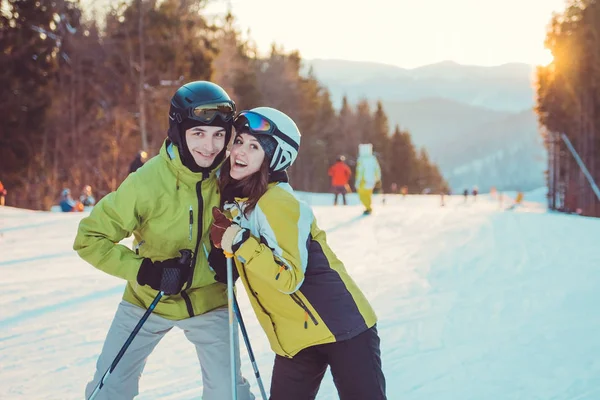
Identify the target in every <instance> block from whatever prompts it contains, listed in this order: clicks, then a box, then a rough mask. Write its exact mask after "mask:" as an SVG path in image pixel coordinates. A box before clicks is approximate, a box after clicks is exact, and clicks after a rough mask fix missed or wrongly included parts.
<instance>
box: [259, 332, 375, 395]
mask: <svg viewBox="0 0 600 400" xmlns="http://www.w3.org/2000/svg"><path fill="white" fill-rule="evenodd" d="M327 366H329V367H331V375H332V376H333V382H334V383H335V386H336V388H337V391H338V394H339V396H340V400H385V399H386V396H385V377H384V376H383V371H382V368H381V351H380V349H379V335H378V334H377V328H376V327H375V326H374V327H372V328H371V329H368V330H366V331H365V332H363V333H361V334H360V335H358V336H355V337H353V338H352V339H348V340H344V341H341V342H334V343H328V344H322V345H317V346H312V347H308V348H306V349H304V350H302V351H301V352H299V353H298V354H296V355H295V356H294V357H293V358H285V357H281V356H279V355H277V356H275V365H274V366H273V378H272V380H271V397H270V400H311V399H314V398H315V397H316V396H317V392H318V391H319V386H320V385H321V380H322V379H323V375H324V374H325V371H326V370H327Z"/></svg>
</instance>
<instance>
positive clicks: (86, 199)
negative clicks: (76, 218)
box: [79, 185, 96, 207]
mask: <svg viewBox="0 0 600 400" xmlns="http://www.w3.org/2000/svg"><path fill="white" fill-rule="evenodd" d="M79 201H81V204H83V206H84V207H92V206H93V205H94V204H96V199H95V198H94V195H93V194H92V187H91V186H90V185H85V186H84V187H83V190H82V191H81V196H79Z"/></svg>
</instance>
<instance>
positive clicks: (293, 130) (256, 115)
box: [234, 107, 302, 172]
mask: <svg viewBox="0 0 600 400" xmlns="http://www.w3.org/2000/svg"><path fill="white" fill-rule="evenodd" d="M234 126H235V127H236V131H237V132H240V131H243V130H244V129H246V130H249V131H250V133H252V134H253V135H269V136H271V137H272V138H274V139H275V140H276V141H277V148H275V151H274V153H273V157H272V158H271V164H270V165H269V170H270V171H271V172H278V171H285V170H286V169H287V168H288V167H289V166H290V165H292V164H293V163H294V161H296V158H297V157H298V150H299V149H300V137H301V136H302V135H301V134H300V130H299V129H298V126H296V123H295V122H294V121H293V120H292V119H291V118H290V117H288V116H287V115H286V114H284V113H282V112H281V111H279V110H276V109H274V108H271V107H257V108H253V109H252V110H244V111H241V112H240V113H239V114H238V116H237V117H236V119H235V122H234Z"/></svg>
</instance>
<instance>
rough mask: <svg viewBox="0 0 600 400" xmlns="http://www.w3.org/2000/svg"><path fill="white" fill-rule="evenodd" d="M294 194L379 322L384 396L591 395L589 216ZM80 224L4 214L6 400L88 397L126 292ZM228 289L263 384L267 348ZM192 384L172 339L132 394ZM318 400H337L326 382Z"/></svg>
mask: <svg viewBox="0 0 600 400" xmlns="http://www.w3.org/2000/svg"><path fill="white" fill-rule="evenodd" d="M299 196H301V197H302V198H304V199H305V200H306V201H307V202H309V203H310V204H311V205H313V208H314V210H315V213H316V215H317V217H318V221H319V226H320V227H322V228H323V229H325V230H327V232H328V236H327V237H328V241H329V243H330V244H331V246H332V248H333V249H334V250H335V251H336V253H337V254H338V255H339V256H340V258H341V259H342V260H343V261H345V263H346V266H347V269H348V270H349V271H350V273H351V275H352V276H353V278H354V279H355V281H357V282H358V283H359V285H360V287H361V288H362V290H363V291H364V292H365V294H366V296H367V298H368V299H369V300H370V301H371V302H372V304H373V306H374V308H375V310H376V312H377V314H378V316H379V319H380V321H379V324H378V328H379V333H380V336H381V343H382V354H383V367H384V372H385V374H386V378H387V387H388V398H389V399H390V400H396V399H398V400H400V399H402V400H417V399H418V400H421V399H423V400H425V399H427V400H429V399H460V400H467V399H527V400H533V399H554V400H562V399H578V400H585V399H590V400H591V399H598V398H600V360H599V359H598V354H600V335H599V334H598V332H599V331H600V313H598V305H599V304H600V291H599V290H598V288H599V287H600V268H598V266H599V265H600V252H599V251H598V250H597V238H598V237H600V220H597V219H592V218H585V217H578V216H572V215H562V214H557V213H549V212H547V211H546V210H545V207H544V205H543V203H539V202H536V201H535V200H538V201H543V200H544V195H543V191H542V190H539V191H536V193H534V194H532V196H530V198H528V194H526V196H525V203H524V205H523V206H521V207H518V208H516V209H515V210H513V211H503V210H502V209H501V208H500V205H499V202H498V201H496V200H493V199H491V198H490V197H489V196H488V195H482V196H479V197H478V199H477V201H476V202H475V201H473V199H472V198H471V197H470V198H469V199H468V202H467V203H465V202H464V200H463V198H462V196H452V197H447V198H446V206H445V207H440V206H439V204H440V203H439V202H440V198H439V196H407V197H406V198H402V197H401V196H397V195H396V196H394V195H386V196H385V199H386V202H385V205H383V204H382V196H376V197H375V201H374V207H375V211H374V213H373V215H371V216H368V217H363V216H362V215H361V207H360V206H359V205H358V200H357V198H356V195H355V194H352V195H350V196H349V201H350V204H351V205H349V206H347V207H342V206H338V207H332V206H331V205H330V204H331V201H332V197H333V196H332V195H325V194H310V193H299ZM507 205H509V202H508V201H505V202H504V207H506V206H507ZM83 215H84V214H83ZM81 217H82V214H72V213H70V214H62V213H52V212H34V211H28V210H21V209H15V208H10V207H0V273H1V275H0V307H1V310H2V311H1V312H0V327H1V329H0V371H1V373H0V398H2V399H63V400H68V399H81V398H82V397H83V395H82V393H83V389H84V386H85V384H86V383H87V381H88V380H89V379H90V378H91V376H92V373H93V371H94V367H95V362H96V359H97V357H98V354H99V352H100V349H101V346H102V343H103V340H104V336H105V334H106V332H107V330H108V327H109V324H110V322H111V320H112V317H113V315H114V312H115V310H116V308H117V304H118V303H119V301H120V298H121V293H122V290H123V287H124V283H123V282H122V281H121V280H119V279H117V278H114V277H111V276H109V275H107V274H104V273H102V272H101V271H98V270H96V269H95V268H93V267H91V266H90V265H88V264H86V263H85V262H84V261H82V260H81V259H80V258H79V257H78V256H77V254H76V253H75V252H73V251H72V250H71V246H72V242H73V238H74V235H75V232H76V229H77V225H78V223H79V220H80V219H81ZM124 243H127V244H130V243H131V240H130V239H127V240H125V241H124ZM238 290H239V291H240V295H239V300H240V304H241V308H242V312H243V314H244V317H245V322H246V324H247V328H248V331H249V334H250V337H251V341H252V345H253V348H254V352H255V354H256V357H257V361H258V365H259V368H260V372H261V375H262V376H263V380H264V383H265V386H266V388H267V390H268V387H269V384H270V377H271V368H272V362H273V354H272V352H271V350H270V348H269V346H268V343H267V341H266V337H265V335H264V334H263V332H262V330H261V329H260V327H259V325H258V323H257V322H256V319H255V317H254V315H253V314H252V311H251V309H250V306H249V303H248V299H247V297H246V295H245V293H243V288H242V287H241V285H238ZM241 343H242V360H243V365H242V368H243V371H244V375H245V376H246V377H247V379H248V380H249V381H250V382H251V383H252V387H253V391H254V393H255V395H257V396H259V391H258V386H257V385H256V381H255V379H254V375H253V373H252V369H251V365H250V363H249V360H248V357H247V355H246V352H245V349H244V348H243V342H241ZM201 385H202V382H201V375H200V368H199V366H198V363H197V360H196V356H195V351H194V348H193V346H192V345H191V344H190V343H189V342H187V340H185V337H184V336H183V334H182V332H181V331H177V330H173V331H172V332H170V333H169V334H168V335H166V337H165V339H163V341H162V342H161V343H160V344H159V345H158V347H157V348H156V350H155V351H154V353H153V354H152V355H151V356H150V358H149V360H148V364H147V366H146V369H145V371H144V374H143V375H142V378H141V381H140V395H139V397H138V398H139V399H148V400H149V399H168V400H175V399H200V393H201ZM257 398H259V397H257ZM317 398H318V399H319V400H325V399H335V398H337V395H336V394H335V388H334V386H333V381H332V378H331V376H330V375H329V374H327V375H326V377H325V380H324V382H323V385H322V387H321V391H320V393H319V396H318V397H317Z"/></svg>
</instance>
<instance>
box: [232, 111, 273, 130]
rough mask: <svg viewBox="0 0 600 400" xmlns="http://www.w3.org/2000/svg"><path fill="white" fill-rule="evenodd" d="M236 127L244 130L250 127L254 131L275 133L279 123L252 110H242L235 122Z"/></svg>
mask: <svg viewBox="0 0 600 400" xmlns="http://www.w3.org/2000/svg"><path fill="white" fill-rule="evenodd" d="M233 126H234V127H235V129H236V130H237V131H238V132H239V131H243V130H244V129H248V130H249V131H250V132H252V133H262V134H273V133H274V132H275V130H276V129H277V125H275V123H273V122H272V121H271V120H269V119H268V118H266V117H263V116H262V115H260V114H256V113H254V112H252V111H242V112H240V113H239V114H238V116H237V117H236V118H235V121H234V122H233Z"/></svg>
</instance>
